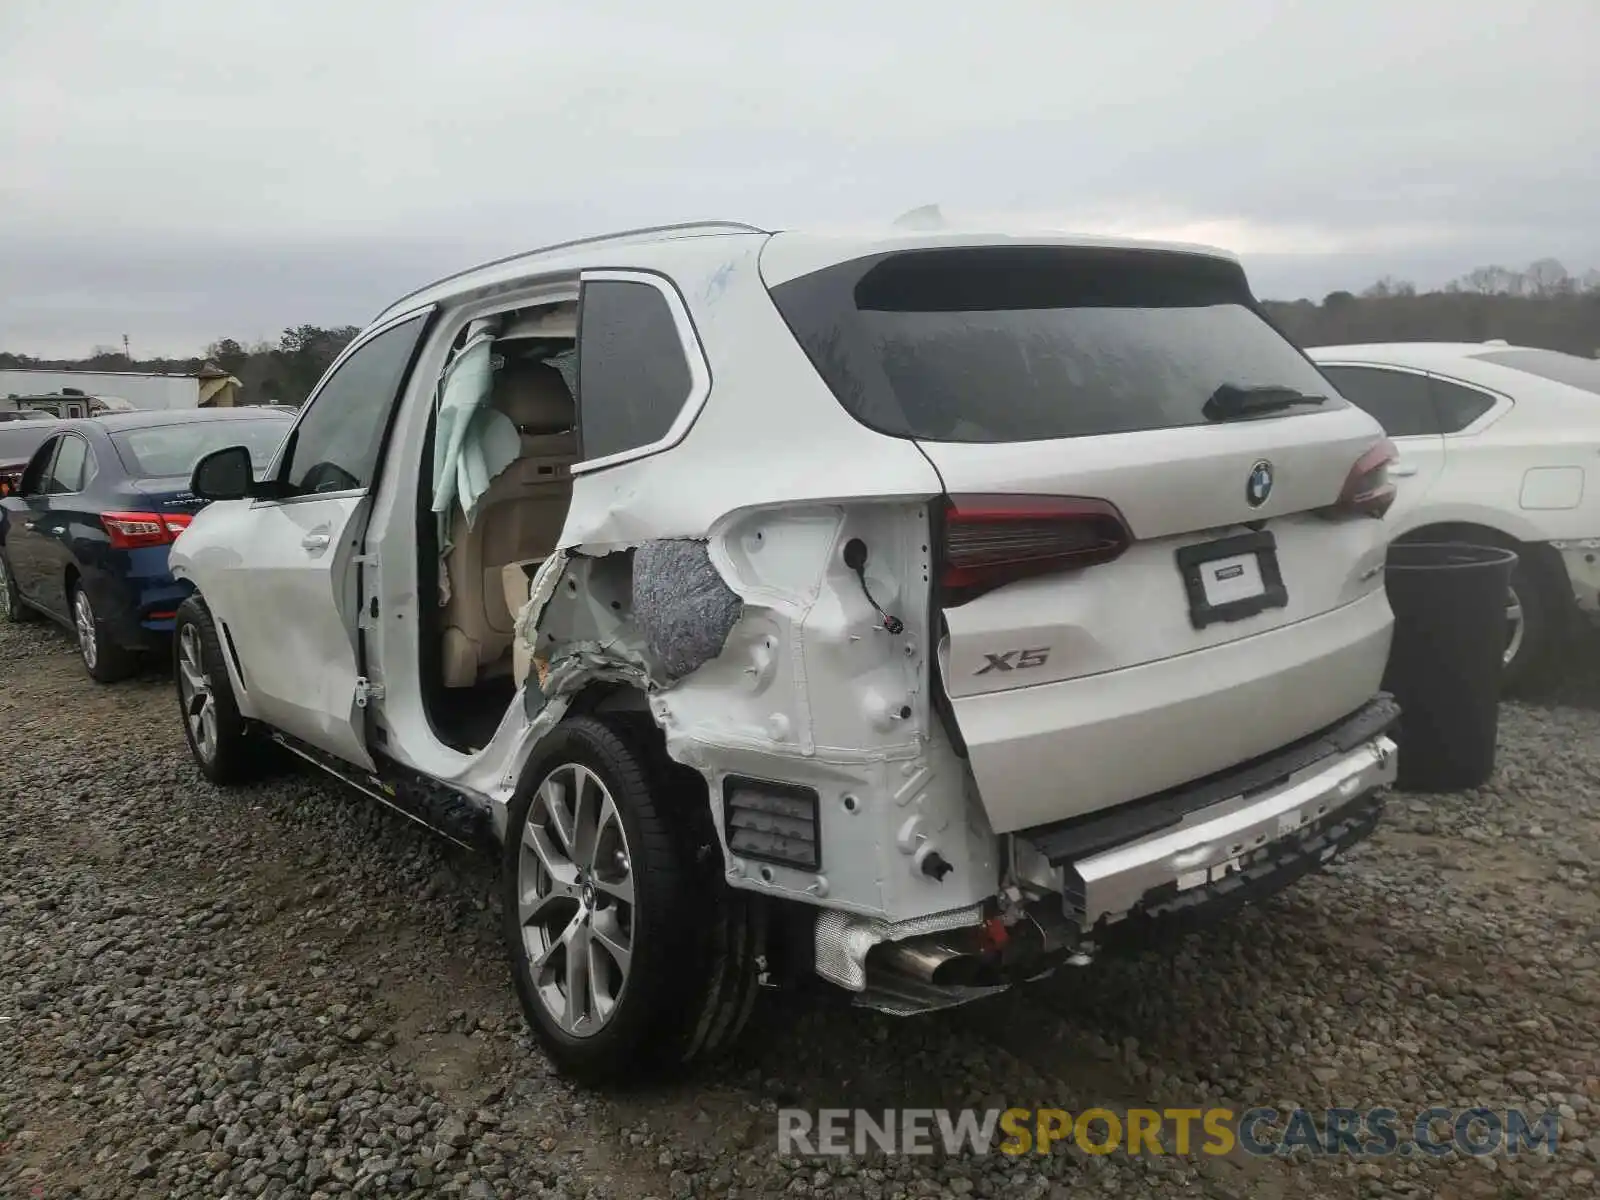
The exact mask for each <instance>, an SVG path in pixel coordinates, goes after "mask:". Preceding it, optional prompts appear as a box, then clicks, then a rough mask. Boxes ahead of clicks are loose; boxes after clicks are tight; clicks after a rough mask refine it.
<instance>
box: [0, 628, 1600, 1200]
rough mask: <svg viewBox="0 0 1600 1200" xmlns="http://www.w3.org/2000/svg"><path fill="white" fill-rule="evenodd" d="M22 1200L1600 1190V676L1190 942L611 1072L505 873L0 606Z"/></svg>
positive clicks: (1596, 664) (7, 1071)
mask: <svg viewBox="0 0 1600 1200" xmlns="http://www.w3.org/2000/svg"><path fill="white" fill-rule="evenodd" d="M0 662H3V663H4V664H5V665H4V667H3V668H0V671H3V677H0V729H4V730H5V737H4V742H3V750H0V755H3V757H0V819H3V822H4V828H5V830H6V834H5V839H4V842H3V843H0V1197H4V1198H7V1200H9V1198H11V1197H16V1198H18V1200H21V1198H25V1197H27V1198H31V1197H48V1198H51V1200H54V1198H56V1197H65V1196H78V1197H84V1198H92V1197H107V1198H109V1197H123V1196H128V1197H150V1198H155V1197H202V1196H203V1197H266V1198H269V1200H270V1198H274V1197H276V1198H279V1200H290V1198H298V1200H308V1198H310V1197H313V1196H332V1195H342V1194H354V1195H372V1196H385V1195H387V1196H433V1195H456V1196H466V1197H471V1198H473V1200H485V1198H489V1197H536V1196H544V1197H566V1198H569V1200H581V1198H584V1197H597V1198H622V1197H657V1198H659V1200H667V1198H669V1197H672V1198H681V1197H687V1196H702V1195H705V1196H722V1195H729V1196H734V1195H737V1196H742V1197H755V1196H778V1195H783V1196H809V1197H816V1198H827V1197H835V1198H841V1200H842V1198H845V1197H861V1198H863V1200H891V1198H898V1197H922V1196H982V1197H988V1196H996V1197H998V1196H1005V1197H1008V1198H1009V1197H1017V1198H1019V1200H1064V1198H1065V1197H1068V1196H1073V1195H1078V1194H1080V1193H1081V1192H1084V1191H1089V1190H1092V1191H1095V1192H1103V1193H1106V1194H1110V1195H1119V1196H1126V1197H1169V1196H1170V1197H1178V1196H1207V1197H1235V1196H1236V1197H1245V1196H1250V1197H1269V1198H1270V1197H1279V1196H1281V1197H1289V1196H1326V1197H1367V1196H1404V1195H1411V1196H1439V1197H1466V1196H1491V1197H1522V1196H1527V1197H1533V1196H1573V1197H1577V1196H1594V1195H1597V1194H1600V1185H1597V1184H1596V1176H1597V1174H1600V1161H1597V1160H1600V894H1597V891H1596V887H1595V873H1594V870H1593V869H1592V867H1591V864H1593V863H1595V862H1596V861H1597V860H1600V801H1597V795H1600V660H1596V659H1592V658H1591V659H1586V660H1585V661H1583V662H1581V663H1579V664H1576V665H1575V667H1574V669H1573V672H1572V673H1571V675H1570V677H1569V678H1570V680H1571V682H1569V683H1568V684H1567V685H1566V686H1564V687H1563V688H1561V689H1557V690H1555V691H1552V692H1551V693H1550V695H1548V696H1547V697H1545V698H1543V701H1542V702H1541V703H1539V704H1537V705H1511V706H1508V707H1507V708H1506V709H1505V710H1504V713H1503V718H1502V720H1503V724H1502V750H1501V764H1502V765H1501V767H1500V770H1499V772H1498V774H1497V776H1496V778H1495V780H1494V781H1493V783H1492V784H1491V785H1490V786H1489V787H1486V788H1484V789H1482V790H1480V791H1477V792H1473V793H1469V794H1462V795H1454V796H1446V797H1430V798H1422V797H1410V796H1397V797H1395V799H1394V801H1393V802H1392V804H1391V806H1390V817H1389V819H1388V821H1387V824H1386V827H1385V828H1384V829H1383V830H1382V832H1381V833H1380V834H1379V835H1378V836H1377V837H1376V838H1375V839H1374V840H1373V841H1372V842H1371V843H1369V844H1368V845H1366V846H1364V847H1362V848H1360V849H1359V850H1358V851H1357V852H1356V853H1355V854H1353V855H1352V856H1351V857H1350V858H1349V859H1348V860H1347V861H1345V862H1343V863H1340V864H1338V865H1336V867H1335V868H1333V869H1332V870H1330V871H1329V872H1327V873H1326V874H1324V875H1322V876H1319V877H1316V878H1314V879H1310V880H1307V881H1305V882H1303V883H1302V884H1300V885H1299V886H1298V887H1297V888H1295V889H1293V890H1292V891H1291V892H1290V893H1288V894H1286V895H1284V896H1282V897H1279V898H1278V899H1276V900H1275V901H1273V902H1271V903H1269V904H1266V905H1264V906H1261V907H1260V908H1258V909H1255V910H1252V911H1250V912H1248V913H1246V914H1244V915H1242V916H1241V917H1239V918H1238V919H1236V920H1233V921H1231V922H1230V923H1228V924H1227V925H1225V926H1223V927H1222V928H1221V929H1219V930H1218V931H1217V932H1216V933H1215V934H1214V935H1212V936H1210V937H1209V938H1206V939H1204V940H1190V941H1187V942H1185V943H1182V944H1181V945H1180V946H1178V947H1177V948H1176V950H1175V951H1169V952H1167V953H1164V954H1150V955H1147V956H1145V957H1141V958H1135V959H1126V960H1119V961H1115V962H1107V963H1102V964H1099V965H1097V966H1096V967H1095V968H1093V969H1091V970H1089V971H1085V972H1073V973H1070V974H1063V975H1060V976H1058V977H1056V978H1055V979H1053V980H1051V981H1048V982H1046V983H1044V984H1041V985H1038V986H1036V987H1035V988H1032V989H1030V990H1029V991H1027V992H1026V993H1025V994H1011V995H1008V996H1005V997H1001V998H1000V999H999V1000H998V1001H995V1002H991V1003H989V1004H986V1005H983V1006H977V1007H974V1008H969V1009H965V1010H961V1011H958V1012H955V1013H951V1014H946V1015H942V1016H939V1017H934V1018H924V1019H920V1020H914V1021H891V1020H888V1019H884V1018H879V1017H876V1016H873V1015H870V1014H865V1013H859V1012H854V1011H851V1010H848V1009H836V1008H821V1007H817V1006H814V1005H802V1004H799V1003H797V1002H794V1001H774V1002H773V1003H771V1004H769V1005H767V1007H766V1008H765V1009H764V1010H763V1011H762V1012H761V1013H760V1014H759V1016H758V1021H757V1025H756V1027H755V1029H754V1030H753V1031H752V1036H751V1037H750V1039H749V1041H748V1045H747V1046H746V1048H745V1049H744V1050H743V1051H742V1053H741V1054H740V1055H739V1056H738V1057H736V1058H734V1059H732V1060H731V1061H729V1062H727V1063H725V1064H722V1065H720V1066H719V1067H717V1068H716V1069H714V1070H712V1071H711V1072H709V1073H708V1074H705V1075H702V1076H701V1077H700V1078H698V1079H696V1080H695V1081H693V1082H692V1083H686V1084H681V1085H677V1086H674V1087H670V1088H660V1089H656V1090H651V1091H638V1092H631V1093H615V1094H609V1095H603V1096H602V1095H598V1094H593V1093H586V1092H583V1091H580V1090H577V1089H574V1088H572V1087H570V1086H568V1085H567V1084H565V1083H563V1082H562V1081H561V1080H559V1079H557V1078H555V1077H554V1076H553V1075H552V1074H551V1072H550V1070H549V1067H548V1065H547V1064H546V1062H545V1061H544V1059H543V1058H542V1056H541V1055H540V1053H539V1052H538V1050H537V1049H535V1048H534V1047H533V1045H532V1044H531V1042H530V1039H529V1038H528V1036H527V1035H526V1033H525V1032H524V1029H523V1026H522V1021H521V1017H520V1014H519V1013H518V1012H517V1010H516V1008H515V1002H514V999H513V997H512V993H511V990H510V986H509V983H508V981H507V978H506V973H505V968H504V966H503V961H502V958H501V953H500V949H499V944H498V938H497V935H496V912H495V909H496V902H495V899H494V880H493V875H492V872H491V870H490V869H489V868H488V867H487V866H486V865H484V864H482V863H479V862H477V861H475V860H473V859H472V858H470V857H468V856H466V855H465V854H464V853H462V852H458V851H455V850H454V849H452V848H450V847H448V846H446V845H444V844H443V843H441V842H438V841H436V840H434V839H433V838H432V837H431V836H430V835H428V834H427V833H426V832H425V831H422V830H421V829H419V828H418V827H417V826H415V825H412V824H410V823H408V822H406V821H404V820H403V819H401V818H399V817H395V816H393V815H391V814H388V813H387V812H385V811H383V810H381V809H379V808H377V807H376V806H371V805H369V804H367V803H365V802H364V801H362V800H361V799H359V798H356V797H352V796H349V795H347V794H345V793H343V792H342V791H340V790H339V789H338V788H336V787H334V786H331V785H326V784H324V783H322V782H321V781H319V780H317V779H314V778H309V777H302V776H295V775H289V776H285V777H284V778H282V779H279V780H277V781H274V782H272V783H270V784H266V785H262V786H260V787H258V788H256V789H253V790H250V791H247V792H244V793H241V794H229V795H223V794H220V793H219V792H217V791H216V790H215V789H213V788H211V787H210V786H208V785H207V784H205V783H204V782H203V781H202V780H201V779H200V777H199V776H198V774H197V773H196V772H195V771H194V770H193V769H192V768H191V766H190V764H189V760H188V755H187V752H186V751H185V749H184V746H183V741H182V735H181V732H180V730H179V728H178V724H177V719H176V715H175V712H174V701H173V700H172V695H171V688H170V685H169V684H168V683H167V682H166V681H165V680H164V679H162V678H160V677H159V676H157V675H154V674H152V675H150V676H148V677H146V678H144V679H140V680H135V681H133V682H132V683H130V684H127V685H123V686H118V687H115V688H100V687H95V686H93V685H91V684H90V683H89V682H88V681H87V680H86V679H85V678H84V677H83V675H82V672H81V669H80V668H79V666H78V664H77V661H76V659H75V658H74V656H73V652H72V647H71V644H70V642H69V641H68V640H67V638H66V637H65V636H64V635H60V634H58V633H56V632H55V631H53V630H50V629H47V628H44V627H40V626H34V627H23V628H16V627H0ZM1152 1102H1154V1103H1156V1104H1158V1105H1165V1106H1180V1107H1182V1106H1189V1107H1197V1106H1201V1105H1209V1104H1216V1103H1226V1104H1228V1105H1230V1106H1231V1107H1233V1108H1235V1109H1244V1108H1247V1107H1251V1106H1255V1105H1274V1106H1277V1107H1279V1108H1280V1109H1282V1108H1289V1107H1293V1106H1295V1105H1297V1104H1300V1105H1306V1106H1314V1107H1322V1106H1326V1105H1329V1104H1336V1105H1343V1106H1348V1107H1355V1108H1365V1107H1368V1106H1372V1105H1385V1106H1388V1107H1391V1108H1394V1109H1396V1110H1398V1111H1399V1112H1400V1113H1401V1114H1402V1127H1404V1125H1405V1124H1406V1123H1407V1122H1408V1121H1409V1117H1410V1115H1412V1114H1414V1113H1416V1112H1418V1111H1420V1110H1422V1109H1425V1108H1427V1107H1429V1106H1431V1105H1436V1104H1437V1105H1445V1106H1451V1107H1456V1108H1464V1107H1468V1106H1471V1105H1473V1104H1480V1103H1481V1104H1486V1105H1490V1106H1497V1107H1502V1108H1503V1107H1505V1106H1508V1105H1523V1106H1530V1107H1534V1108H1537V1109H1539V1110H1541V1111H1542V1110H1543V1109H1544V1108H1546V1107H1559V1108H1560V1111H1561V1113H1562V1114H1563V1125H1564V1136H1563V1141H1562V1147H1561V1150H1560V1152H1559V1153H1558V1154H1557V1155H1555V1156H1554V1157H1553V1158H1545V1157H1542V1156H1530V1155H1526V1154H1524V1155H1522V1156H1520V1157H1518V1158H1516V1159H1508V1158H1504V1157H1500V1158H1491V1159H1456V1158H1451V1159H1447V1160H1444V1161H1435V1160H1433V1159H1431V1158H1426V1157H1424V1156H1410V1157H1393V1158H1386V1159H1381V1160H1366V1161H1360V1160H1356V1159H1352V1158H1326V1157H1324V1158H1304V1159H1294V1160H1289V1161H1282V1160H1267V1159H1249V1158H1244V1157H1242V1156H1237V1155H1236V1156H1230V1157H1227V1158H1212V1157H1205V1156H1200V1155H1190V1156H1177V1155H1173V1156H1167V1157H1160V1158H1156V1157H1149V1158H1130V1157H1128V1156H1126V1155H1124V1154H1120V1153H1119V1154H1112V1155H1108V1156H1105V1157H1090V1156H1087V1155H1084V1154H1082V1153H1081V1152H1079V1151H1077V1150H1070V1149H1069V1150H1066V1151H1063V1152H1062V1153H1059V1154H1055V1155H1051V1156H1048V1157H1038V1156H1028V1157H1025V1158H1020V1159H1012V1158H1008V1157H1006V1156H1003V1155H998V1154H997V1155H990V1156H985V1157H962V1158H953V1159H948V1160H945V1159H935V1158H915V1157H912V1158H899V1159H895V1160H890V1161H885V1160H883V1159H881V1158H862V1159H852V1158H841V1159H815V1160H809V1161H808V1160H803V1159H795V1158H783V1157H780V1156H779V1155H778V1153H777V1151H776V1138H775V1133H774V1130H775V1128H776V1120H777V1118H776V1111H777V1109H778V1107H779V1106H780V1105H782V1106H796V1107H802V1108H807V1109H812V1110H815V1109H818V1108H823V1107H844V1106H863V1107H868V1108H881V1107H886V1106H896V1107H912V1106H918V1107H929V1108H938V1107H959V1106H963V1105H969V1104H970V1105H977V1106H981V1107H1006V1106H1011V1105H1018V1106H1032V1105H1038V1106H1055V1107H1063V1108H1067V1109H1070V1110H1073V1111H1078V1110H1081V1109H1083V1108H1085V1107H1088V1106H1090V1105H1095V1104H1103V1105H1105V1106H1107V1107H1110V1108H1112V1109H1114V1110H1116V1109H1122V1108H1125V1107H1127V1106H1129V1105H1144V1104H1149V1103H1152Z"/></svg>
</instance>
